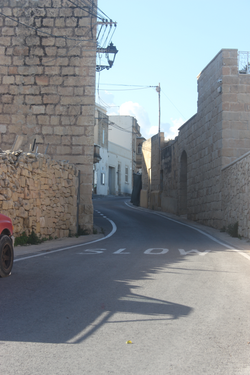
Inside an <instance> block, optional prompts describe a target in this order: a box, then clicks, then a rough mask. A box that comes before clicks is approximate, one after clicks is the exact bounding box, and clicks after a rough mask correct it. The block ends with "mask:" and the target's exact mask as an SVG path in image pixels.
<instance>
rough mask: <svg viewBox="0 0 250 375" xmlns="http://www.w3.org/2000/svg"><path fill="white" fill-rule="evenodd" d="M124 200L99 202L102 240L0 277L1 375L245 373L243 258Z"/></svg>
mask: <svg viewBox="0 0 250 375" xmlns="http://www.w3.org/2000/svg"><path fill="white" fill-rule="evenodd" d="M128 202H129V200H128V199H124V198H117V197H105V198H98V197H97V198H96V199H95V200H94V207H95V215H94V221H95V224H96V225H98V226H99V227H100V228H102V231H103V232H104V233H105V235H106V238H105V239H104V240H102V241H99V242H94V243H90V244H85V245H83V246H79V247H76V248H71V249H68V250H65V251H62V252H56V253H49V252H48V253H46V254H44V255H43V256H41V257H37V258H29V259H26V260H23V261H19V262H17V263H15V265H14V268H13V272H12V275H11V277H9V278H6V279H0V374H1V375H2V374H3V375H16V374H21V375H24V374H25V375H31V374H32V375H40V374H53V375H56V374H60V375H64V374H65V375H69V374H74V375H78V374H79V375H80V374H81V375H82V374H88V375H89V374H91V375H92V374H93V375H97V374H98V375H99V374H115V375H118V374H119V375H123V374H126V375H127V374H132V375H142V374H143V375H145V374H150V375H152V374H156V375H165V374H178V375H179V374H185V375H196V374H197V375H200V374H209V375H214V374H226V375H235V374H237V375H238V374H248V375H249V374H250V314H249V311H250V298H249V297H250V288H249V285H250V260H249V259H246V258H244V257H242V256H241V255H240V254H238V253H237V252H234V251H232V250H231V249H227V248H226V247H225V246H223V245H222V244H221V243H220V242H219V241H216V239H213V238H211V237H209V236H207V235H205V233H202V232H201V231H197V230H195V229H194V228H192V227H189V226H187V225H183V224H182V223H178V222H177V221H173V220H170V219H168V218H167V217H166V216H164V217H163V216H161V215H160V214H159V215H158V214H155V212H150V211H145V210H141V209H138V208H136V207H130V206H129V204H128ZM128 341H131V343H130V344H129V343H128V344H126V342H128Z"/></svg>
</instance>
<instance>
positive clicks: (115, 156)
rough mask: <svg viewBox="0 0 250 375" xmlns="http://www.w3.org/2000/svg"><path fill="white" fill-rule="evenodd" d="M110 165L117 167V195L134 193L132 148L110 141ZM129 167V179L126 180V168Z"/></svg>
mask: <svg viewBox="0 0 250 375" xmlns="http://www.w3.org/2000/svg"><path fill="white" fill-rule="evenodd" d="M118 164H120V191H119V186H118V174H117V172H118ZM108 167H113V168H115V176H116V178H115V191H116V195H118V194H119V193H120V194H131V193H132V160H131V150H128V149H126V148H125V147H121V146H119V145H117V144H115V143H113V142H109V149H108ZM126 167H127V168H128V181H127V182H126V181H125V168H126Z"/></svg>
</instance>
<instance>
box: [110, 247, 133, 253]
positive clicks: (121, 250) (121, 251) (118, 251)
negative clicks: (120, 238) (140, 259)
mask: <svg viewBox="0 0 250 375" xmlns="http://www.w3.org/2000/svg"><path fill="white" fill-rule="evenodd" d="M124 250H126V248H125V249H119V250H117V251H115V252H114V253H113V254H130V253H128V252H125V253H124V252H123V251H124Z"/></svg>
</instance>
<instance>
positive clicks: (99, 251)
mask: <svg viewBox="0 0 250 375" xmlns="http://www.w3.org/2000/svg"><path fill="white" fill-rule="evenodd" d="M105 250H106V249H87V250H84V253H81V254H102V253H103V252H104V251H105Z"/></svg>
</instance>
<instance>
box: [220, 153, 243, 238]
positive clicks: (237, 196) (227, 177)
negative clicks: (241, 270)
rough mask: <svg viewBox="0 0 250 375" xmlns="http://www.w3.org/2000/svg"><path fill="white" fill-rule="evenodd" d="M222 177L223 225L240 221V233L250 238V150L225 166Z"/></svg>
mask: <svg viewBox="0 0 250 375" xmlns="http://www.w3.org/2000/svg"><path fill="white" fill-rule="evenodd" d="M221 179H222V213H223V225H224V226H225V227H227V226H228V225H230V224H235V223H236V222H238V233H239V235H241V236H243V237H246V238H250V152H248V153H247V154H245V155H243V156H242V157H241V158H239V159H238V160H236V161H234V162H232V163H231V164H229V165H228V166H226V167H224V168H223V169H222V172H221Z"/></svg>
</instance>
